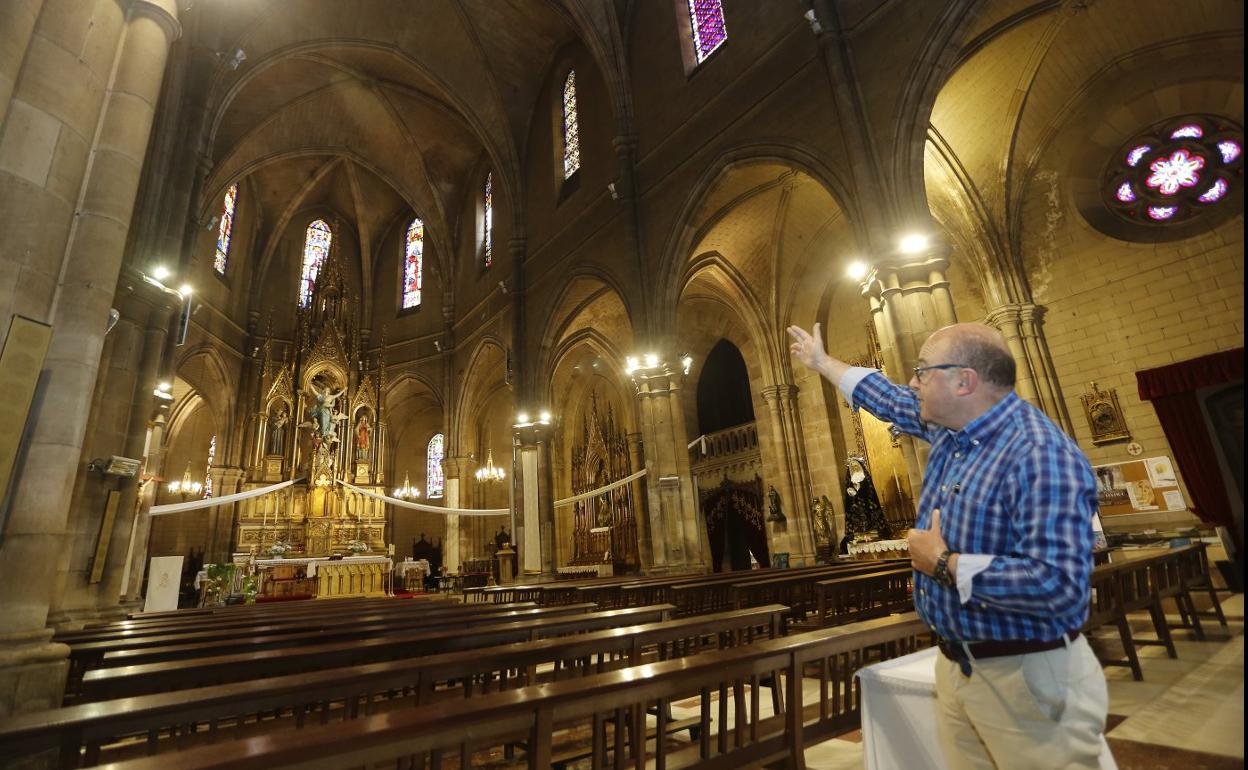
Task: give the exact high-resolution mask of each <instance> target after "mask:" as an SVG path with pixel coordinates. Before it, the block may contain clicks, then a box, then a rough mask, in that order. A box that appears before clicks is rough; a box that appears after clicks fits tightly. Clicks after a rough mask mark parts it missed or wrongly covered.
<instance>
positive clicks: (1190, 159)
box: [1144, 149, 1205, 195]
mask: <svg viewBox="0 0 1248 770" xmlns="http://www.w3.org/2000/svg"><path fill="white" fill-rule="evenodd" d="M1204 167H1205V159H1204V158H1202V157H1200V156H1199V155H1193V154H1191V153H1189V152H1188V151H1187V150H1182V149H1179V150H1175V151H1174V152H1173V153H1171V154H1170V157H1168V158H1158V159H1157V160H1155V161H1153V162H1152V163H1151V164H1149V169H1151V170H1152V172H1153V173H1152V174H1151V175H1150V176H1149V177H1148V179H1146V180H1144V184H1146V185H1148V186H1149V187H1152V188H1154V189H1156V190H1158V191H1159V192H1160V193H1161V194H1162V195H1174V194H1175V193H1177V192H1178V191H1179V189H1180V188H1182V187H1195V186H1196V185H1197V184H1199V183H1200V170H1201V169H1202V168H1204Z"/></svg>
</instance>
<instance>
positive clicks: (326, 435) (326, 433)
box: [308, 382, 347, 444]
mask: <svg viewBox="0 0 1248 770" xmlns="http://www.w3.org/2000/svg"><path fill="white" fill-rule="evenodd" d="M346 392H347V390H346V388H343V389H342V390H340V391H338V392H337V393H331V392H330V390H329V386H328V385H326V386H325V388H324V389H321V388H318V387H317V385H316V383H315V382H313V383H312V395H313V397H314V398H315V399H316V403H315V404H313V405H312V408H311V409H309V410H308V416H309V417H311V418H312V422H313V426H312V427H314V428H316V432H317V433H318V434H319V435H320V437H321V439H322V440H323V441H325V442H326V443H331V444H332V443H333V442H334V441H335V440H336V439H337V438H338V433H337V432H336V431H335V430H334V406H335V405H336V404H337V403H338V399H339V397H341V396H342V394H343V393H346Z"/></svg>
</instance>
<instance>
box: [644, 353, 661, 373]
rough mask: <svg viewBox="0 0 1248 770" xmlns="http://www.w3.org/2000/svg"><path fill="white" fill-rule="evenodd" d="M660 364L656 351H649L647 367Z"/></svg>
mask: <svg viewBox="0 0 1248 770" xmlns="http://www.w3.org/2000/svg"><path fill="white" fill-rule="evenodd" d="M658 365H659V357H658V356H657V355H655V354H654V353H647V354H646V368H647V369H653V368H654V367H656V366H658Z"/></svg>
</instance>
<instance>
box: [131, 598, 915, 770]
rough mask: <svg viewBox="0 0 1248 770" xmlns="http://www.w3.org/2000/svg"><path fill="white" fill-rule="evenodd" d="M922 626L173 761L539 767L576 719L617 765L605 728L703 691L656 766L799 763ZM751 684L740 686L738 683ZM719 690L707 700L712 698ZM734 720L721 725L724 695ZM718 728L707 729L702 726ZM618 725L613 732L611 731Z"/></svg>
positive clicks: (201, 766)
mask: <svg viewBox="0 0 1248 770" xmlns="http://www.w3.org/2000/svg"><path fill="white" fill-rule="evenodd" d="M923 636H926V628H925V627H924V626H923V624H922V623H921V622H920V621H919V620H918V618H917V616H915V615H913V614H910V615H908V616H904V617H902V618H897V619H892V618H889V619H882V620H874V621H865V622H862V623H856V624H852V625H850V626H844V627H841V628H835V629H821V630H817V631H811V632H808V633H805V634H796V635H792V636H788V637H784V638H782V639H776V640H770V641H764V642H760V643H758V644H754V645H750V646H747V647H740V648H734V649H729V650H722V651H717V652H711V653H706V654H703V655H696V656H693V657H690V658H682V659H679V660H670V661H664V662H660V663H652V664H648V665H646V666H642V667H635V668H628V669H623V670H620V671H614V672H609V673H604V674H597V675H594V676H588V677H583V678H579V679H576V680H572V681H564V682H554V683H551V684H544V685H540V686H537V687H523V688H519V689H515V690H507V691H503V692H497V693H493V694H490V695H485V696H482V697H480V698H476V699H472V700H467V701H450V702H445V703H436V704H430V705H427V706H421V707H418V708H415V709H411V710H401V711H394V712H388V713H385V714H378V715H374V716H371V717H366V718H363V719H356V720H351V721H345V722H341V723H336V724H330V725H325V726H323V727H321V728H320V729H318V730H315V731H307V732H299V733H295V732H284V733H274V734H271V735H264V736H257V737H254V738H249V739H245V740H239V741H231V742H228V743H222V744H218V745H215V746H207V747H202V748H196V749H191V750H189V751H186V752H183V753H181V754H179V755H178V756H177V763H178V767H179V768H180V769H181V770H210V769H211V770H227V769H228V770H242V769H243V768H256V769H257V770H258V769H259V768H264V769H265V770H268V769H269V768H283V767H304V768H311V767H325V768H330V767H334V768H341V767H358V766H362V765H367V766H379V765H380V764H382V763H384V764H386V765H387V766H394V765H392V764H391V763H394V762H396V761H397V762H398V763H399V764H398V766H401V767H407V766H412V765H411V764H410V763H411V762H412V761H413V760H415V761H418V762H419V763H420V764H419V765H415V766H423V764H424V755H425V754H429V753H432V754H433V755H434V757H435V764H434V767H438V766H440V763H438V761H437V760H440V759H441V757H442V755H443V754H455V755H458V757H459V760H460V766H461V767H465V768H466V767H469V766H471V755H472V752H473V751H474V750H477V749H482V748H488V747H491V746H499V745H506V744H507V743H509V742H512V741H514V740H515V739H516V737H517V736H520V737H521V738H522V739H524V740H527V743H528V752H527V757H526V759H527V764H528V767H530V768H541V769H542V770H545V769H546V768H549V767H552V766H553V765H554V764H555V761H556V760H557V758H558V756H557V753H558V746H556V745H555V743H554V740H553V739H554V737H555V735H556V733H557V730H558V728H560V727H562V726H564V725H567V724H568V723H570V722H574V721H577V720H580V721H581V722H582V723H588V724H589V725H590V726H591V729H592V749H591V753H592V762H593V765H594V767H604V766H606V763H607V759H608V756H607V755H608V753H614V754H615V757H614V760H615V763H614V764H615V766H616V767H624V766H625V759H626V757H625V752H626V747H625V746H624V744H623V742H622V741H619V740H615V741H613V740H611V736H610V735H609V734H608V725H609V724H612V723H614V724H615V725H621V724H625V723H626V720H627V723H628V724H630V725H631V727H632V734H633V735H641V734H645V732H646V730H645V715H646V713H647V712H648V711H649V710H650V708H651V707H652V706H653V707H654V708H655V711H656V712H657V714H658V724H657V726H656V732H657V733H658V734H660V735H662V734H665V728H666V725H665V724H664V720H665V717H664V716H663V715H664V714H665V713H666V709H665V706H666V704H669V703H670V702H672V701H673V700H678V699H681V698H685V697H688V696H689V695H691V694H694V695H697V694H700V695H701V698H700V702H701V708H700V714H701V716H700V720H701V723H702V726H703V729H702V731H701V734H700V739H699V741H698V742H696V743H694V744H691V745H689V746H687V747H684V748H675V749H674V748H672V747H669V746H668V744H667V742H666V741H661V740H660V741H656V742H655V744H656V746H655V750H656V753H657V756H656V757H655V758H654V766H655V767H657V768H666V767H668V766H669V765H671V766H676V765H679V766H680V767H689V768H708V769H709V768H711V767H714V768H718V769H721V770H726V769H728V768H739V767H760V766H763V765H773V764H779V763H784V764H786V765H788V766H797V767H800V766H802V765H801V763H802V759H801V757H802V754H803V752H804V751H805V747H806V745H807V744H810V743H817V742H819V741H822V740H826V739H828V738H832V737H835V736H836V735H840V734H843V733H845V732H848V731H849V730H852V729H854V728H855V727H857V726H858V724H859V714H858V697H857V684H856V682H855V680H854V678H853V673H854V671H856V670H857V669H858V668H860V667H861V666H862V665H864V664H866V663H867V662H869V660H870V657H869V652H868V651H870V650H873V649H882V650H885V651H886V654H887V655H889V656H890V657H891V656H894V655H900V654H906V653H908V652H910V651H913V650H915V649H917V648H918V647H920V646H921V645H922V642H921V638H922V637H923ZM777 669H779V670H783V671H784V672H785V674H786V676H785V678H784V680H785V681H786V683H787V686H788V693H787V697H786V699H785V701H786V702H785V708H784V710H783V711H782V712H781V713H780V714H778V715H775V716H772V717H765V716H764V715H763V714H762V713H761V711H760V709H759V700H758V695H757V693H758V686H759V682H760V680H761V679H762V678H764V677H765V676H769V675H771V672H773V671H775V670H777ZM811 670H814V671H816V672H817V675H818V678H819V694H818V696H817V702H814V703H811V704H809V705H808V704H807V703H805V701H804V693H803V687H802V684H803V683H802V679H803V673H809V672H810V671H811ZM746 687H749V688H750V693H749V695H746V693H745V688H746ZM713 693H718V695H719V697H718V701H717V702H714V703H713V699H712V697H711V695H712V694H713ZM730 694H731V695H732V696H733V697H732V701H733V707H734V709H735V719H736V726H735V729H733V730H731V731H729V730H727V729H725V728H724V725H726V722H727V719H726V717H727V713H728V708H729V695H730ZM716 710H717V713H718V719H717V720H715V723H716V724H718V725H720V729H719V731H718V732H716V733H712V731H711V726H712V722H713V720H714V713H715V712H716ZM613 732H617V733H618V732H619V731H613ZM632 748H633V756H632V757H628V759H629V760H630V761H629V764H630V765H631V766H634V767H638V768H640V767H646V766H647V758H646V756H645V752H644V751H641V752H639V751H637V748H638V747H637V745H636V744H634V745H633V747H632ZM166 761H167V758H166V757H161V756H157V757H147V758H143V759H139V760H134V761H130V762H123V763H119V764H117V765H114V766H112V767H113V768H114V770H156V768H161V769H162V770H163V768H164V767H165V764H163V763H164V762H166Z"/></svg>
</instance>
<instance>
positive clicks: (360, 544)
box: [347, 540, 369, 553]
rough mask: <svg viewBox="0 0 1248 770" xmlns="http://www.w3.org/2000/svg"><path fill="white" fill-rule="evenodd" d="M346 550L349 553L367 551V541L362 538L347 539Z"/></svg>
mask: <svg viewBox="0 0 1248 770" xmlns="http://www.w3.org/2000/svg"><path fill="white" fill-rule="evenodd" d="M347 550H348V551H350V552H351V553H368V551H369V548H368V543H366V542H364V541H363V540H348V541H347Z"/></svg>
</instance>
